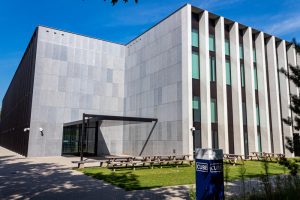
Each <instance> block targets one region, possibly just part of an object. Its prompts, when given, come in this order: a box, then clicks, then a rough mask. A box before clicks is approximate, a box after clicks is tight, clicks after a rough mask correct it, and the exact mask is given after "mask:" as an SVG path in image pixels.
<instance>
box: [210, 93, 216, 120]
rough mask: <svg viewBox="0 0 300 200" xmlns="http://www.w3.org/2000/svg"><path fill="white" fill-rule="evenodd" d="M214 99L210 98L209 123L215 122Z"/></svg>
mask: <svg viewBox="0 0 300 200" xmlns="http://www.w3.org/2000/svg"><path fill="white" fill-rule="evenodd" d="M216 107H217V106H216V99H211V100H210V111H211V123H216V122H217V108H216Z"/></svg>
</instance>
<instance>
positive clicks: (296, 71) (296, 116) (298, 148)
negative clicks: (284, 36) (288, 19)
mask: <svg viewBox="0 0 300 200" xmlns="http://www.w3.org/2000/svg"><path fill="white" fill-rule="evenodd" d="M292 43H293V44H292V45H293V46H292V47H291V48H295V50H296V53H297V54H300V44H299V43H297V41H296V39H293V41H292ZM280 72H281V73H283V74H284V75H285V76H286V77H287V78H288V79H289V80H291V81H292V82H293V83H294V84H295V86H296V87H297V88H298V89H299V88H300V66H298V65H296V66H293V65H289V69H288V71H287V70H285V69H283V68H281V69H280ZM290 98H291V105H290V109H291V111H292V113H293V115H292V116H293V119H292V118H291V117H288V118H286V119H283V121H284V123H286V124H288V125H290V126H292V127H293V128H294V129H295V130H297V131H299V130H300V97H299V96H298V95H295V94H290ZM299 141H300V138H299V133H294V136H293V138H291V137H286V145H285V146H286V148H287V149H288V150H289V151H290V152H291V153H294V152H298V153H299V152H300V143H299Z"/></svg>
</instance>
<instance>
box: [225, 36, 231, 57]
mask: <svg viewBox="0 0 300 200" xmlns="http://www.w3.org/2000/svg"><path fill="white" fill-rule="evenodd" d="M225 55H226V56H229V55H230V45H229V40H227V39H225Z"/></svg>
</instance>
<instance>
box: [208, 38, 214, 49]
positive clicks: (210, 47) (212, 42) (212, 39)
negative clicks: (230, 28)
mask: <svg viewBox="0 0 300 200" xmlns="http://www.w3.org/2000/svg"><path fill="white" fill-rule="evenodd" d="M209 50H210V51H215V36H214V35H209Z"/></svg>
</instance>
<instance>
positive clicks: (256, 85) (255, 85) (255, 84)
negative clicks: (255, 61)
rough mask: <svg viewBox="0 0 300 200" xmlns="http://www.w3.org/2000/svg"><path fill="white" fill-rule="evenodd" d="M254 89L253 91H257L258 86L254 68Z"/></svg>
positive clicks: (255, 68)
mask: <svg viewBox="0 0 300 200" xmlns="http://www.w3.org/2000/svg"><path fill="white" fill-rule="evenodd" d="M254 87H255V90H258V84H257V67H256V66H254Z"/></svg>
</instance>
